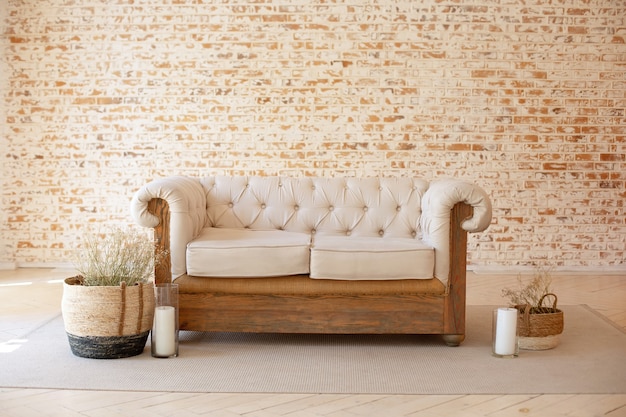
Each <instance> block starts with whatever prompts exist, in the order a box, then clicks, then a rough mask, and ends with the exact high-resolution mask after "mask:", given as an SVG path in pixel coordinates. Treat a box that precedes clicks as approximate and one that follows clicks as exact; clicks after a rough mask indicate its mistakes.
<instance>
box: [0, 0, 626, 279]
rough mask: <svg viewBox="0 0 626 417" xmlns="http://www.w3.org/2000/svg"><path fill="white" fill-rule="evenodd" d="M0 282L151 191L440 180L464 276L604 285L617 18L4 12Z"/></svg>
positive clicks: (274, 5)
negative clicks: (176, 184) (458, 199)
mask: <svg viewBox="0 0 626 417" xmlns="http://www.w3.org/2000/svg"><path fill="white" fill-rule="evenodd" d="M1 3H2V5H1V6H0V12H1V13H2V16H3V19H2V45H1V50H2V59H1V62H0V65H1V68H0V69H1V70H2V79H1V81H0V83H1V84H0V88H1V90H2V97H3V103H2V107H0V109H1V112H2V113H1V114H0V117H1V120H2V153H1V155H0V163H1V165H2V168H0V169H1V185H0V190H1V194H2V195H1V196H2V206H1V212H2V214H0V220H2V224H1V226H0V228H1V229H0V233H1V234H2V246H1V248H0V264H2V263H4V264H7V263H9V264H10V263H15V264H18V265H33V264H55V263H64V262H67V260H68V258H67V255H68V251H69V249H70V248H71V247H72V246H73V244H74V242H75V241H76V239H77V238H78V237H80V233H81V231H82V230H83V229H85V228H86V227H93V226H94V225H110V224H128V223H130V219H129V215H128V203H129V199H130V197H131V195H132V193H133V192H134V191H135V190H136V189H137V188H138V187H140V186H141V185H142V184H143V183H145V182H146V181H148V180H150V179H152V178H157V177H161V176H164V175H169V174H189V175H202V174H214V173H220V174H250V175H252V174H257V175H270V174H284V175H322V176H332V175H350V176H353V175H357V176H377V175H382V176H398V175H402V176H423V177H427V178H435V177H439V176H459V177H463V178H466V179H468V180H471V181H475V182H477V183H478V184H480V185H481V186H483V187H484V188H485V189H487V190H488V191H489V193H490V195H491V197H492V198H493V203H494V220H493V224H492V226H491V227H490V229H489V230H488V232H486V233H482V234H479V235H476V236H472V237H471V239H470V249H471V253H470V264H473V265H475V266H476V265H480V266H486V267H489V266H491V267H515V266H526V265H532V264H534V263H540V264H544V263H547V264H550V265H553V266H557V267H564V268H566V267H569V268H576V267H611V266H613V267H619V266H623V265H624V257H625V255H624V254H625V251H626V214H625V211H626V210H625V201H626V187H625V181H626V158H625V154H626V115H625V109H626V75H625V74H626V23H625V16H626V4H625V2H624V1H622V0H446V1H443V0H421V1H412V0H368V1H366V0H329V1H321V0H311V1H304V0H282V1H278V0H275V1H272V0H233V1H203V0H106V1H105V0H37V1H35V0H2V2H1Z"/></svg>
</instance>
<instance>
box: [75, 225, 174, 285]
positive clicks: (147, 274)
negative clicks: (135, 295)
mask: <svg viewBox="0 0 626 417" xmlns="http://www.w3.org/2000/svg"><path fill="white" fill-rule="evenodd" d="M75 258H76V259H75V267H76V269H77V270H78V272H79V273H80V275H81V276H82V284H83V285H86V286H106V285H109V286H110V285H113V286H118V285H120V284H121V283H122V282H123V281H124V282H126V285H135V284H136V283H139V282H148V281H150V279H151V278H152V277H153V276H154V266H155V262H156V263H159V262H160V261H161V260H162V258H163V255H162V254H156V256H155V246H154V243H153V242H152V241H151V240H150V239H148V238H147V237H146V236H145V235H141V234H139V233H137V232H133V231H129V230H123V229H120V228H116V229H114V230H113V231H112V232H110V233H108V234H106V235H102V234H86V235H85V237H84V240H83V243H82V245H81V247H80V248H79V249H78V250H77V251H76V257H75Z"/></svg>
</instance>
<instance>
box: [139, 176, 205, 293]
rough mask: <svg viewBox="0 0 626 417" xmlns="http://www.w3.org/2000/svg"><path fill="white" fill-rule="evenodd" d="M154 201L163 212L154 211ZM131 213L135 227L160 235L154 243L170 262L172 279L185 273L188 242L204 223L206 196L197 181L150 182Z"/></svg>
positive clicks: (180, 178)
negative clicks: (167, 256)
mask: <svg viewBox="0 0 626 417" xmlns="http://www.w3.org/2000/svg"><path fill="white" fill-rule="evenodd" d="M155 200H157V201H155ZM158 200H162V201H161V202H158ZM157 202H158V206H160V207H162V209H159V210H155V207H157V205H155V204H156V203H157ZM164 203H166V204H164ZM130 212H131V216H132V217H133V219H134V220H135V222H136V223H137V224H138V225H140V226H143V227H150V228H154V229H155V231H157V229H158V231H159V232H160V234H161V236H157V239H158V240H161V239H162V241H159V242H157V243H158V244H159V245H160V247H161V248H162V249H164V250H166V251H167V253H168V255H169V258H170V259H171V278H172V279H174V278H177V277H179V276H180V275H183V274H184V273H185V272H186V270H187V266H186V260H185V252H186V249H187V243H189V242H190V241H191V240H192V239H193V238H195V237H196V236H197V235H198V234H199V233H200V231H201V230H202V228H203V227H204V225H205V224H206V220H207V211H206V194H205V190H204V188H203V187H202V185H201V184H200V181H199V180H197V179H193V178H189V177H182V176H175V177H167V178H162V179H158V180H154V181H151V182H149V183H148V184H146V185H144V186H143V187H141V188H140V189H139V190H138V191H137V192H136V193H135V195H134V196H133V198H132V200H131V205H130ZM157 281H158V280H157Z"/></svg>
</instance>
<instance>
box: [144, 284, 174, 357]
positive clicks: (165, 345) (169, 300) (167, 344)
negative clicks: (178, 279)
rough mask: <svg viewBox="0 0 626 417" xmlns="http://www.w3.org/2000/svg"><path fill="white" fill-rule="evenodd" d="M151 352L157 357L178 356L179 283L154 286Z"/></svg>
mask: <svg viewBox="0 0 626 417" xmlns="http://www.w3.org/2000/svg"><path fill="white" fill-rule="evenodd" d="M154 297H155V300H154V301H155V307H154V322H153V324H152V332H151V339H150V343H151V352H152V356H153V357H155V358H171V357H175V356H178V284H157V285H155V286H154Z"/></svg>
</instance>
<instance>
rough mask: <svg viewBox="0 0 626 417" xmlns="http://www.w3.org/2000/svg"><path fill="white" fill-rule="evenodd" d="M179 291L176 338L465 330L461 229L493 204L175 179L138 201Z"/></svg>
mask: <svg viewBox="0 0 626 417" xmlns="http://www.w3.org/2000/svg"><path fill="white" fill-rule="evenodd" d="M131 213H132V216H133V218H134V219H135V221H136V222H137V223H138V224H139V225H141V226H144V227H151V228H155V233H156V238H157V241H158V242H159V244H160V245H161V246H162V247H163V248H164V249H167V250H168V252H169V254H170V260H171V262H170V263H167V264H166V265H165V267H164V268H161V269H157V278H156V280H157V282H166V281H169V280H170V279H173V280H174V281H175V282H176V283H178V284H179V292H180V308H181V309H180V324H181V329H188V330H202V331H256V332H326V333H428V334H433V333H434V334H442V335H444V339H445V340H446V342H447V343H448V344H450V345H458V344H460V343H461V341H462V340H463V338H464V334H465V266H466V264H465V258H466V250H467V249H466V247H467V240H466V239H467V237H466V235H467V232H468V231H469V232H479V231H483V230H485V229H486V228H487V227H488V226H489V223H490V222H491V204H490V201H489V198H488V196H487V194H486V193H485V192H484V190H482V189H481V188H480V187H478V186H476V185H473V184H470V183H467V182H464V181H461V180H457V179H445V180H438V181H433V182H430V183H429V182H427V181H425V180H422V179H415V178H312V177H301V178H290V177H224V176H211V177H203V178H191V177H181V176H177V177H168V178H163V179H158V180H155V181H152V182H150V183H148V184H146V185H145V186H144V187H142V188H141V189H140V190H138V191H137V193H136V194H135V195H134V197H133V199H132V203H131Z"/></svg>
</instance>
